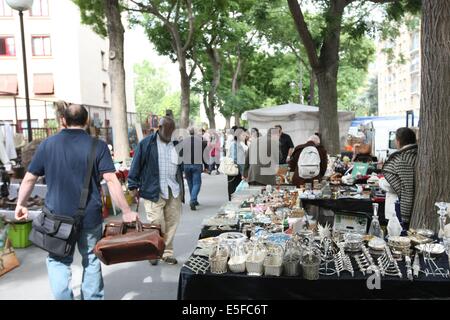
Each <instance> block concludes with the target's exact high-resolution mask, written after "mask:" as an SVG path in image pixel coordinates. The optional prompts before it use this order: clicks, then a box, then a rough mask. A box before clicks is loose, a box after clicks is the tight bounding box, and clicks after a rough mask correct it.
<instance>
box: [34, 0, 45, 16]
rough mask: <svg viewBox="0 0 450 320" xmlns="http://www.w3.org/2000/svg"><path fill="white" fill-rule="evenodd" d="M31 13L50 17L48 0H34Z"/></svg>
mask: <svg viewBox="0 0 450 320" xmlns="http://www.w3.org/2000/svg"><path fill="white" fill-rule="evenodd" d="M30 15H31V16H33V17H48V0H34V2H33V7H32V8H31V10H30Z"/></svg>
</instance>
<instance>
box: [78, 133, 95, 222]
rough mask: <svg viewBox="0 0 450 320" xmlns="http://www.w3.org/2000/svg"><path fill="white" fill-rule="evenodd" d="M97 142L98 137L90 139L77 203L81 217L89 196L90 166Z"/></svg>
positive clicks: (92, 164) (91, 165) (92, 165)
mask: <svg viewBox="0 0 450 320" xmlns="http://www.w3.org/2000/svg"><path fill="white" fill-rule="evenodd" d="M97 144H98V139H96V138H94V139H93V140H92V145H91V152H90V153H89V160H88V166H87V170H86V175H85V176H84V183H83V190H81V197H80V204H79V205H78V215H80V216H81V217H83V216H84V214H85V212H84V211H85V210H84V209H85V208H86V203H87V199H88V196H89V184H90V182H91V177H92V168H93V167H94V160H95V155H96V154H97V152H96V151H97Z"/></svg>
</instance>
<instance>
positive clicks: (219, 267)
mask: <svg viewBox="0 0 450 320" xmlns="http://www.w3.org/2000/svg"><path fill="white" fill-rule="evenodd" d="M227 260H228V256H223V257H220V256H216V257H211V258H209V263H210V265H211V272H212V273H215V274H222V273H226V272H227Z"/></svg>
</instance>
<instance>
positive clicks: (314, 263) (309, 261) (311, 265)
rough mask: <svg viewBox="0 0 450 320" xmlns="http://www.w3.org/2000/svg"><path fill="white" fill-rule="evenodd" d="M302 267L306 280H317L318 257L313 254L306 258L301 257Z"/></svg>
mask: <svg viewBox="0 0 450 320" xmlns="http://www.w3.org/2000/svg"><path fill="white" fill-rule="evenodd" d="M302 268H303V278H305V279H306V280H318V279H319V268H320V258H318V257H317V256H314V255H309V256H308V257H307V258H306V259H303V262H302Z"/></svg>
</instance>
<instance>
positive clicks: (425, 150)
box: [411, 0, 450, 230]
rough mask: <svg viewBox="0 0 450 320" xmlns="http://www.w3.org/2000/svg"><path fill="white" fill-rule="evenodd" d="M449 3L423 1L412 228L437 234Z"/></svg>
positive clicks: (445, 131) (449, 63)
mask: <svg viewBox="0 0 450 320" xmlns="http://www.w3.org/2000/svg"><path fill="white" fill-rule="evenodd" d="M449 30H450V1H441V0H423V4H422V84H421V88H422V89H421V101H420V133H419V150H418V159H417V168H416V174H417V177H416V182H417V185H416V197H415V205H414V211H413V212H414V213H413V217H412V221H411V227H413V228H418V227H420V228H423V227H425V228H431V229H433V230H437V229H438V228H437V226H438V224H437V221H438V219H437V214H436V211H435V210H436V209H437V208H436V207H435V202H437V201H444V202H449V201H450V188H449V185H450V166H449V165H448V159H449V158H450V139H449V138H448V137H449V135H450V116H449V114H450V90H449V88H448V84H449V83H450V32H449Z"/></svg>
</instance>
